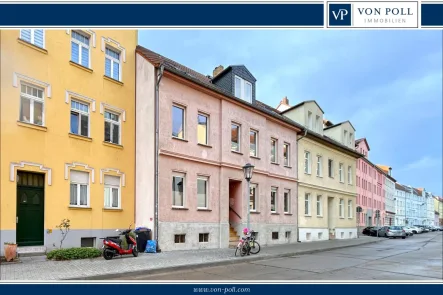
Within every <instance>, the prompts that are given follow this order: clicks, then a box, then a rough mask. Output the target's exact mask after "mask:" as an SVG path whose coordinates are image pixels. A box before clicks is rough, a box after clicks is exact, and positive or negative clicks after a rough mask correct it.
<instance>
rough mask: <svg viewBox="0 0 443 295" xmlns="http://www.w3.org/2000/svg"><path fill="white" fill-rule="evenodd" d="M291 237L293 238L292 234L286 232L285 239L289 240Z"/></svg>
mask: <svg viewBox="0 0 443 295" xmlns="http://www.w3.org/2000/svg"><path fill="white" fill-rule="evenodd" d="M290 237H291V232H290V231H287V232H285V238H286V239H289V238H290Z"/></svg>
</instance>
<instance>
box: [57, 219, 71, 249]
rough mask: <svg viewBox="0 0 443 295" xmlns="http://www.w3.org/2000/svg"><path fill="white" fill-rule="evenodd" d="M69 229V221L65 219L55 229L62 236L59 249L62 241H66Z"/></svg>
mask: <svg viewBox="0 0 443 295" xmlns="http://www.w3.org/2000/svg"><path fill="white" fill-rule="evenodd" d="M70 227H71V220H69V219H67V218H65V219H63V220H62V221H61V222H60V224H59V225H57V226H56V228H58V229H60V232H61V234H62V238H61V240H60V249H61V248H62V245H63V241H64V240H65V239H66V236H67V235H68V233H69V229H70Z"/></svg>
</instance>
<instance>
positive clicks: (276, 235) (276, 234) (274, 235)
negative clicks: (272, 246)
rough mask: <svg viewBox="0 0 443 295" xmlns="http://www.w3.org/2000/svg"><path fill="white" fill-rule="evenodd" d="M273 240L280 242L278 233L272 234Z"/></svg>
mask: <svg viewBox="0 0 443 295" xmlns="http://www.w3.org/2000/svg"><path fill="white" fill-rule="evenodd" d="M272 239H273V240H278V231H274V232H272Z"/></svg>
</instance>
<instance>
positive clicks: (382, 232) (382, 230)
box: [371, 226, 389, 237]
mask: <svg viewBox="0 0 443 295" xmlns="http://www.w3.org/2000/svg"><path fill="white" fill-rule="evenodd" d="M388 228H389V226H382V227H380V226H376V227H374V228H373V229H372V232H371V236H374V237H376V236H377V231H378V236H379V237H386V231H387V230H388Z"/></svg>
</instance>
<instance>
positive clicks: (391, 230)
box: [386, 226, 406, 239]
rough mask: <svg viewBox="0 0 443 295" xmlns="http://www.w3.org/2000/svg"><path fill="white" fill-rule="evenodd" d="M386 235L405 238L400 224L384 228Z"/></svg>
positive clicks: (404, 232)
mask: <svg viewBox="0 0 443 295" xmlns="http://www.w3.org/2000/svg"><path fill="white" fill-rule="evenodd" d="M386 237H388V238H394V239H395V238H400V237H401V238H402V239H406V231H405V230H404V229H403V227H402V226H389V227H388V229H387V230H386Z"/></svg>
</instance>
